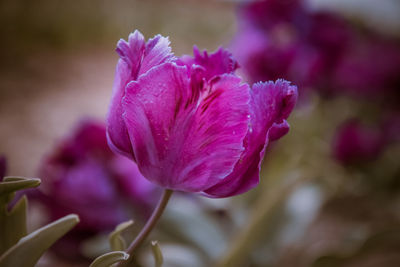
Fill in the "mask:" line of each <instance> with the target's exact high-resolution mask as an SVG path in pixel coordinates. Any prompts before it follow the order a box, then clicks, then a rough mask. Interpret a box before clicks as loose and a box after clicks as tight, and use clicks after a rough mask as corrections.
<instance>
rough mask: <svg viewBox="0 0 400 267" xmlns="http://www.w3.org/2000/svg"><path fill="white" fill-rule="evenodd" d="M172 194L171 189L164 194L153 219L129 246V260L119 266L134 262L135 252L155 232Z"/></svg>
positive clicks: (152, 216)
mask: <svg viewBox="0 0 400 267" xmlns="http://www.w3.org/2000/svg"><path fill="white" fill-rule="evenodd" d="M172 193H173V191H172V190H169V189H165V190H164V193H163V195H162V196H161V198H160V200H159V201H158V204H157V207H156V208H155V209H154V211H153V213H152V214H151V217H150V218H149V219H148V221H147V222H146V224H145V226H144V227H143V229H142V230H141V231H140V233H139V234H138V236H137V237H136V238H135V240H134V241H133V242H132V243H131V244H130V245H129V247H128V249H127V253H128V254H129V258H128V260H126V261H122V262H120V264H118V265H117V266H129V264H130V263H131V262H132V261H133V257H132V254H133V252H134V251H135V250H136V249H137V248H138V247H139V246H140V245H141V244H142V243H143V241H144V240H145V239H146V238H147V236H148V235H149V234H150V232H151V230H153V228H154V226H155V225H156V223H157V222H158V220H159V219H160V217H161V215H162V214H163V212H164V210H165V207H166V206H167V204H168V201H169V199H170V197H171V195H172Z"/></svg>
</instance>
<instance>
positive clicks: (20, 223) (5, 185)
mask: <svg viewBox="0 0 400 267" xmlns="http://www.w3.org/2000/svg"><path fill="white" fill-rule="evenodd" d="M39 184H40V179H30V178H23V177H5V178H4V180H3V181H2V182H0V236H1V238H0V255H1V254H3V253H4V252H5V251H7V250H8V249H9V248H10V247H12V246H13V245H15V244H16V243H17V242H18V240H19V239H20V238H22V237H23V236H25V235H26V234H27V230H26V210H27V206H28V201H27V199H26V197H24V198H22V199H20V200H19V201H18V202H17V203H16V205H15V206H14V207H13V209H12V210H11V211H10V212H9V211H8V203H9V202H10V201H11V200H12V199H13V197H14V194H15V191H18V190H21V189H26V188H31V187H36V186H38V185H39Z"/></svg>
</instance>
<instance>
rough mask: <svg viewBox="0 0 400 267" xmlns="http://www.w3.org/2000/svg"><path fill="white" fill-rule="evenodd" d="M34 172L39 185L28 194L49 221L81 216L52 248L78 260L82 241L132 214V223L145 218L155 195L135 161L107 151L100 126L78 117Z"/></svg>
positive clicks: (70, 258) (153, 189) (155, 190)
mask: <svg viewBox="0 0 400 267" xmlns="http://www.w3.org/2000/svg"><path fill="white" fill-rule="evenodd" d="M39 172H40V178H41V180H42V184H41V185H40V187H39V188H38V190H30V191H29V192H28V193H29V195H30V198H31V199H32V200H34V201H36V202H40V203H41V204H42V205H43V206H44V208H45V209H46V211H47V213H48V215H49V217H50V218H49V220H50V221H52V220H55V219H59V218H60V217H62V216H65V215H67V214H70V213H75V214H78V215H79V218H80V223H79V224H78V225H77V226H76V227H75V228H74V229H73V230H72V231H71V232H70V233H68V234H67V235H66V236H65V237H63V238H62V239H61V240H60V241H59V242H57V243H56V245H55V246H54V247H53V251H54V252H55V253H56V254H57V255H58V256H62V257H65V258H66V259H67V260H78V259H82V255H81V252H80V250H79V249H80V244H81V243H82V242H83V241H84V240H86V239H88V238H91V237H93V236H95V235H96V234H99V233H102V232H109V231H111V230H113V229H114V227H115V226H116V225H117V224H119V223H121V222H123V221H125V220H128V219H129V218H131V217H132V215H133V217H134V218H135V220H137V221H141V220H142V221H144V220H145V219H147V217H148V216H149V215H150V211H151V209H152V206H153V205H154V204H155V201H156V198H157V197H158V192H157V191H158V190H157V188H156V187H155V186H154V185H153V184H151V183H150V182H148V181H147V180H146V179H144V178H143V176H142V175H141V174H140V172H139V170H138V167H137V165H136V164H135V163H134V162H132V161H131V160H129V159H127V158H126V157H122V156H119V155H116V154H114V153H113V152H112V151H111V150H110V148H109V147H108V144H107V138H106V129H105V126H104V125H103V124H102V123H98V122H96V121H91V120H85V121H82V122H81V123H80V124H79V125H78V126H77V128H76V129H75V130H74V131H73V133H72V134H71V135H70V136H68V137H67V138H65V139H63V140H62V141H61V142H60V143H58V144H57V146H56V147H55V148H54V150H53V151H51V153H50V154H49V155H48V156H46V158H45V159H44V160H43V162H42V164H41V166H40V171H39Z"/></svg>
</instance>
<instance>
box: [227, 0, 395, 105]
mask: <svg viewBox="0 0 400 267" xmlns="http://www.w3.org/2000/svg"><path fill="white" fill-rule="evenodd" d="M238 17H239V28H238V33H237V36H236V37H235V39H234V41H233V44H232V47H233V52H234V55H235V56H236V57H237V59H238V62H239V64H240V65H242V66H243V67H244V72H245V73H246V75H247V76H248V78H249V79H250V80H251V81H256V80H260V79H261V80H268V79H277V78H284V79H288V80H291V81H293V82H294V83H296V84H298V86H299V87H300V88H301V89H303V88H307V87H311V88H314V89H316V90H319V91H320V92H323V93H324V94H326V93H328V94H338V93H339V94H342V93H346V94H347V93H350V94H354V93H356V95H357V96H358V97H359V96H361V97H364V96H370V95H372V96H374V97H376V96H381V97H382V96H388V93H389V96H388V97H389V98H390V97H391V96H392V95H393V93H395V92H397V91H398V89H399V86H400V75H399V69H400V43H399V41H398V40H395V39H393V38H392V39H390V38H387V37H384V36H382V35H381V34H379V33H376V32H372V31H370V30H367V29H361V28H359V27H356V26H355V25H353V24H351V23H350V22H349V21H348V20H346V19H344V18H343V17H342V16H340V15H339V14H336V13H333V12H328V11H315V10H311V9H310V8H309V7H308V6H307V3H306V2H305V1H301V0H264V1H252V2H249V3H245V4H243V5H242V6H241V8H240V9H239V15H238ZM396 94H397V96H398V92H397V93H396Z"/></svg>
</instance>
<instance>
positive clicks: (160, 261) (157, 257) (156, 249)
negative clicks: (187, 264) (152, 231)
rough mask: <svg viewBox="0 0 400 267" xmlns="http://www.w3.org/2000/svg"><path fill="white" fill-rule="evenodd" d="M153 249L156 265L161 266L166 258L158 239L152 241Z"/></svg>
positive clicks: (156, 266)
mask: <svg viewBox="0 0 400 267" xmlns="http://www.w3.org/2000/svg"><path fill="white" fill-rule="evenodd" d="M151 251H152V252H153V256H154V266H155V267H161V266H162V265H163V262H164V258H163V255H162V252H161V248H160V245H159V244H158V242H157V241H151Z"/></svg>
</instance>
